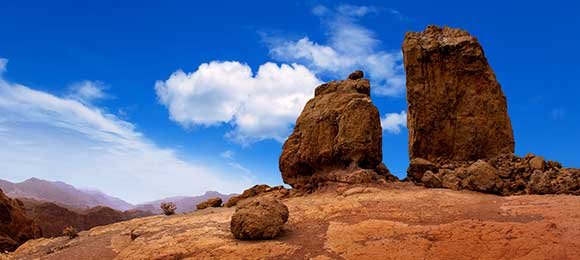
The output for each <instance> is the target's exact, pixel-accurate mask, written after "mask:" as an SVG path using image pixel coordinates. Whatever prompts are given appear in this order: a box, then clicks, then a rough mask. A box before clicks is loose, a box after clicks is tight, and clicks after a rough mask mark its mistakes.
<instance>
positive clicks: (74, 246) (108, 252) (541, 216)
mask: <svg viewBox="0 0 580 260" xmlns="http://www.w3.org/2000/svg"><path fill="white" fill-rule="evenodd" d="M342 194H343V195H342V196H338V195H337V194H335V193H318V192H315V193H313V194H307V195H305V196H300V197H292V198H286V199H283V200H282V201H283V203H284V204H286V205H287V207H288V211H289V218H288V222H287V223H286V224H285V232H284V233H283V234H281V235H280V236H279V237H277V238H276V239H274V240H254V241H240V240H237V239H235V238H234V236H233V235H232V233H231V232H230V219H231V217H232V215H233V214H234V211H235V210H234V209H233V208H212V209H210V210H203V211H195V212H192V213H187V214H177V215H174V216H170V217H166V216H152V217H146V218H140V219H133V220H129V221H126V222H120V223H115V224H111V225H107V226H101V227H96V228H93V229H91V230H90V231H85V232H80V233H79V237H78V238H76V239H73V240H69V239H68V238H65V237H60V238H52V239H36V240H31V241H29V242H27V243H25V244H24V245H22V246H21V247H20V248H18V249H17V251H16V252H15V253H14V254H13V255H12V257H13V259H19V260H27V259H43V260H52V259H58V260H69V259H70V260H78V259H87V260H90V259H99V260H107V259H123V260H132V259H575V258H577V256H578V255H580V240H578V237H580V229H579V228H578V227H579V226H580V217H579V212H578V209H579V208H580V197H578V196H561V195H555V196H530V195H522V196H509V197H500V196H495V195H489V194H483V193H478V192H469V191H454V190H448V189H426V188H424V187H419V186H415V185H413V184H411V183H389V184H387V187H386V188H376V189H369V188H362V189H361V188H360V187H356V188H350V189H348V190H346V191H344V192H343V193H342ZM132 238H134V239H132ZM482 249H485V250H482Z"/></svg>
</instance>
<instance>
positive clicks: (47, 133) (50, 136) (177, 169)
mask: <svg viewBox="0 0 580 260" xmlns="http://www.w3.org/2000/svg"><path fill="white" fill-rule="evenodd" d="M5 65H6V60H0V68H1V69H2V70H4V69H5V67H6V66H5ZM2 70H0V71H2ZM89 96H91V94H89ZM93 96H94V95H93ZM0 143H2V146H1V147H0V161H1V162H2V163H0V172H2V176H3V178H9V179H13V180H22V179H25V178H28V177H30V176H37V177H40V178H46V179H52V180H62V181H66V182H70V183H72V184H77V183H78V184H86V183H90V184H92V185H94V187H100V188H103V189H104V190H103V191H104V192H106V193H109V194H111V195H115V196H119V197H121V198H124V199H128V200H129V201H131V202H142V201H145V200H153V199H159V198H160V197H165V196H175V195H183V194H196V193H199V194H201V193H203V192H205V191H207V190H220V191H222V192H240V191H241V190H243V188H245V187H248V186H249V185H250V184H251V183H252V178H253V177H252V176H251V175H248V174H246V173H247V172H245V171H244V170H240V171H238V172H236V173H225V172H224V171H222V170H220V169H217V168H213V167H210V166H207V165H204V164H202V163H193V162H190V161H187V160H184V159H182V158H180V156H179V153H178V152H177V151H175V150H172V149H166V148H161V147H159V146H157V145H156V144H155V143H153V142H152V141H150V140H149V139H148V138H147V137H146V136H144V135H143V134H142V133H141V132H139V131H137V130H136V129H135V127H134V125H133V124H131V123H130V122H127V121H124V120H121V119H119V118H118V117H117V116H115V115H113V114H110V113H107V112H105V111H104V110H103V109H100V108H98V107H94V106H91V105H88V104H86V103H83V102H80V101H79V100H76V99H73V98H70V97H67V96H65V97H58V96H55V95H52V94H50V93H47V92H43V91H39V90H35V89H32V88H29V87H27V86H24V85H19V84H16V83H12V82H8V81H6V80H5V79H3V78H2V77H1V75H0ZM230 174H236V177H235V178H233V177H232V176H230Z"/></svg>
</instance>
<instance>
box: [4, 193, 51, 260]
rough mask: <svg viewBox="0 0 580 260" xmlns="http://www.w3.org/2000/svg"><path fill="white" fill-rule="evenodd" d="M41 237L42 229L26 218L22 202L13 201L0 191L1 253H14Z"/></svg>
mask: <svg viewBox="0 0 580 260" xmlns="http://www.w3.org/2000/svg"><path fill="white" fill-rule="evenodd" d="M41 235H42V232H41V230H40V228H39V227H38V226H37V225H36V224H35V223H34V221H33V220H32V219H30V218H28V217H27V216H26V211H25V210H24V204H23V203H22V201H19V200H16V199H11V198H9V197H8V196H6V195H5V194H4V192H3V191H2V190H0V252H4V251H12V250H14V249H16V248H17V247H18V246H19V245H20V244H22V243H24V242H26V240H29V239H32V238H37V237H40V236H41Z"/></svg>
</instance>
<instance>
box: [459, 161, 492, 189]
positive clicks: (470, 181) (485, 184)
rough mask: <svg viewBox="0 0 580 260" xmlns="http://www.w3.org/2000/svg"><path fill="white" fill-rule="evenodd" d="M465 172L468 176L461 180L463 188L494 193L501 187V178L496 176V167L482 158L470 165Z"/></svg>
mask: <svg viewBox="0 0 580 260" xmlns="http://www.w3.org/2000/svg"><path fill="white" fill-rule="evenodd" d="M466 172H467V174H468V176H467V177H466V178H465V179H463V181H462V182H461V186H462V188H464V189H469V190H474V191H481V192H487V193H496V192H498V191H499V190H500V188H501V187H502V180H501V179H500V178H499V177H498V173H497V169H495V168H494V167H493V166H491V165H490V164H489V163H487V162H485V161H483V160H478V161H477V162H475V163H474V164H472V165H470V166H469V167H468V168H467V169H466Z"/></svg>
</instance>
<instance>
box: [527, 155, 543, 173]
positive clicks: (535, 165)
mask: <svg viewBox="0 0 580 260" xmlns="http://www.w3.org/2000/svg"><path fill="white" fill-rule="evenodd" d="M529 164H530V167H532V169H534V170H540V171H543V170H544V168H545V167H546V162H545V161H544V157H542V156H534V157H533V158H532V159H530V161H529Z"/></svg>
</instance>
